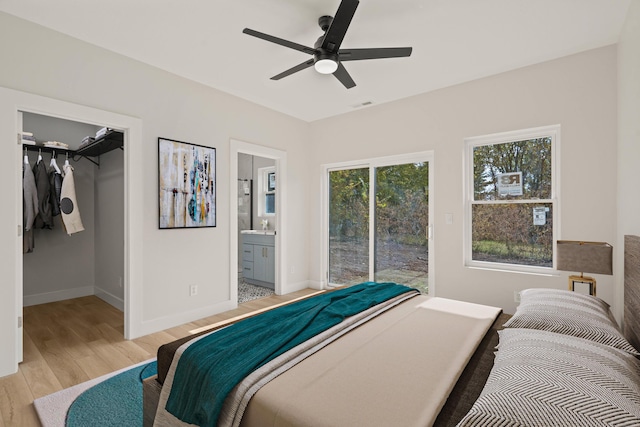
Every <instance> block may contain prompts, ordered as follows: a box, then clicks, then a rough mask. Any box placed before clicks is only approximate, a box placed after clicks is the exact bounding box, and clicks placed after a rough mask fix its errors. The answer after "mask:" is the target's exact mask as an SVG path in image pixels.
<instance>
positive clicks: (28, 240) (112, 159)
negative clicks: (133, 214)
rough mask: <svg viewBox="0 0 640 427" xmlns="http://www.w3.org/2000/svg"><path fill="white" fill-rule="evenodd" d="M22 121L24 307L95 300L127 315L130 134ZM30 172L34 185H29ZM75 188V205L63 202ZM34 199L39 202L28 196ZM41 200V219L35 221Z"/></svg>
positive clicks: (29, 117)
mask: <svg viewBox="0 0 640 427" xmlns="http://www.w3.org/2000/svg"><path fill="white" fill-rule="evenodd" d="M20 115H21V117H19V121H20V119H21V122H22V130H23V133H22V136H21V140H22V145H23V151H24V159H23V163H24V169H25V172H24V185H23V191H24V193H25V203H24V205H23V214H24V215H23V221H25V222H24V223H23V227H24V234H23V240H24V249H23V254H24V256H23V305H24V306H25V307H28V306H34V305H39V304H46V303H50V302H56V301H63V300H68V299H72V298H80V297H86V296H89V295H95V296H97V297H98V298H100V299H102V300H104V301H106V302H108V303H109V304H111V305H112V306H114V307H115V308H117V309H118V310H119V311H120V312H124V245H123V242H124V133H123V132H122V131H121V130H119V129H110V128H108V127H106V126H101V125H98V126H96V125H93V124H88V123H80V122H77V121H72V120H66V119H61V118H57V117H51V116H46V115H42V114H35V113H30V112H20ZM29 171H33V172H32V173H33V174H34V178H35V179H34V181H30V180H27V178H26V177H27V175H28V174H30V172H29ZM28 183H31V188H27V184H28ZM56 187H57V190H56ZM70 188H73V189H74V193H75V194H74V195H73V196H74V197H73V200H72V199H71V198H69V197H68V196H69V195H68V194H62V196H61V195H60V193H61V189H62V190H63V191H66V192H67V193H69V190H70ZM34 193H35V194H36V195H37V197H35V198H31V199H29V198H28V197H27V194H28V195H33V194H34ZM60 198H62V203H60ZM34 199H35V200H38V203H37V205H36V206H37V211H38V213H37V215H32V214H31V215H29V214H28V212H30V211H32V210H34V209H30V208H32V207H33V201H34ZM30 201H31V203H30ZM32 219H34V220H33V221H32ZM28 320H29V319H25V325H26V326H25V328H26V330H25V332H29V331H28V327H29V326H28V325H29V324H30V323H29V322H28ZM95 322H97V320H95ZM31 325H33V323H31ZM87 326H90V327H95V326H97V325H87Z"/></svg>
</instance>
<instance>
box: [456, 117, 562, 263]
mask: <svg viewBox="0 0 640 427" xmlns="http://www.w3.org/2000/svg"><path fill="white" fill-rule="evenodd" d="M559 137H560V126H559V125H555V126H546V127H541V128H535V129H527V130H522V131H515V132H506V133H501V134H494V135H487V136H480V137H473V138H467V139H465V151H466V152H465V158H466V164H467V165H466V168H465V169H466V177H465V183H466V191H465V198H466V201H465V205H466V206H465V210H466V212H465V214H466V215H465V216H466V218H465V236H464V237H465V264H466V265H467V266H473V267H486V268H495V269H506V270H516V271H527V272H542V271H545V272H548V270H549V269H551V268H553V262H554V261H553V260H554V254H553V251H554V242H555V241H556V232H557V230H556V228H557V226H556V225H555V224H558V222H557V218H558V200H557V185H558V183H557V173H556V170H555V168H556V164H557V159H556V153H557V152H558V143H559Z"/></svg>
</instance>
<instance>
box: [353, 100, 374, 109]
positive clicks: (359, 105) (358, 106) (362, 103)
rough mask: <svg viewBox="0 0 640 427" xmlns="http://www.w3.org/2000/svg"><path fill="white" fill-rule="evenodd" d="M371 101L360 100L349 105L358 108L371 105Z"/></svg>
mask: <svg viewBox="0 0 640 427" xmlns="http://www.w3.org/2000/svg"><path fill="white" fill-rule="evenodd" d="M372 104H373V101H365V102H361V103H359V104H354V105H352V106H351V107H352V108H360V107H366V106H367V105H372Z"/></svg>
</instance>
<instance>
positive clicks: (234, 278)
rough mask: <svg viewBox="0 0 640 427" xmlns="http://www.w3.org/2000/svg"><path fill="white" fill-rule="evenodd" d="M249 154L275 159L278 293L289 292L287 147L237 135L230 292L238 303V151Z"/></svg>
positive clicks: (232, 160)
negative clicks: (280, 147) (248, 139)
mask: <svg viewBox="0 0 640 427" xmlns="http://www.w3.org/2000/svg"><path fill="white" fill-rule="evenodd" d="M239 153H243V154H249V155H252V156H258V157H264V158H267V159H272V160H274V161H275V167H276V179H277V183H278V187H277V188H278V190H277V192H276V215H277V221H276V224H275V230H276V235H275V245H276V247H275V267H276V279H275V286H274V287H275V293H276V295H284V294H286V293H287V275H286V274H285V272H286V271H287V269H286V266H287V245H286V239H285V236H287V221H286V216H287V212H286V209H285V206H287V153H286V151H282V150H278V149H275V148H270V147H265V146H263V145H257V144H251V143H249V142H244V141H240V140H236V139H231V140H230V141H229V170H230V172H229V200H230V201H231V202H230V203H229V245H230V248H229V249H230V252H229V255H230V256H229V286H230V289H229V295H230V298H231V301H232V302H234V301H235V303H236V305H237V304H238V237H237V234H238V203H237V201H236V200H235V199H236V197H237V196H236V193H237V191H238V187H237V186H238V184H237V183H238V154H239Z"/></svg>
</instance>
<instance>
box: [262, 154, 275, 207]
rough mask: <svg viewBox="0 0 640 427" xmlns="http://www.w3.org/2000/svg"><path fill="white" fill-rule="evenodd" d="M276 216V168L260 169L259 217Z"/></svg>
mask: <svg viewBox="0 0 640 427" xmlns="http://www.w3.org/2000/svg"><path fill="white" fill-rule="evenodd" d="M275 214H276V168H275V166H271V167H267V168H260V169H258V215H259V216H275Z"/></svg>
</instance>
